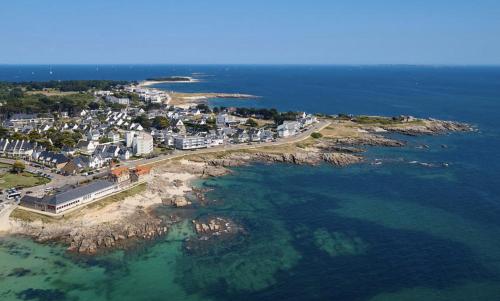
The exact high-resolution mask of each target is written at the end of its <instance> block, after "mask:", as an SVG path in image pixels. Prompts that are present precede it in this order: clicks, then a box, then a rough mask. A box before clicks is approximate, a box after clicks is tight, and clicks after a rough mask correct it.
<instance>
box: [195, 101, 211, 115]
mask: <svg viewBox="0 0 500 301" xmlns="http://www.w3.org/2000/svg"><path fill="white" fill-rule="evenodd" d="M196 108H197V109H198V110H200V111H201V112H203V113H210V107H209V106H208V105H207V104H205V103H200V104H198V105H196Z"/></svg>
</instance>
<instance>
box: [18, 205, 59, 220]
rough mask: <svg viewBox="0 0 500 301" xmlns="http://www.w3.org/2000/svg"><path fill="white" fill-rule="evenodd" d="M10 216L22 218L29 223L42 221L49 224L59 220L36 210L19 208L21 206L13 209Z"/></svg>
mask: <svg viewBox="0 0 500 301" xmlns="http://www.w3.org/2000/svg"><path fill="white" fill-rule="evenodd" d="M10 218H12V219H17V220H21V221H24V222H28V223H31V222H35V221H41V222H43V223H45V224H48V223H53V222H55V221H57V219H55V218H53V217H49V216H46V215H43V214H40V213H36V212H32V211H28V210H24V209H19V208H16V209H14V211H12V213H11V214H10Z"/></svg>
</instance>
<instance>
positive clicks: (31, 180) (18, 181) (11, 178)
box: [0, 172, 50, 189]
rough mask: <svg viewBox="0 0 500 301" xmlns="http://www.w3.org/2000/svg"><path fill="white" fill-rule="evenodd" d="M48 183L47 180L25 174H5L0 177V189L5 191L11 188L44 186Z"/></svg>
mask: <svg viewBox="0 0 500 301" xmlns="http://www.w3.org/2000/svg"><path fill="white" fill-rule="evenodd" d="M49 182H50V180H49V179H47V178H43V177H39V176H35V175H33V174H30V173H27V172H23V173H20V174H14V173H10V172H6V173H4V174H2V175H0V189H7V188H12V187H23V188H28V187H33V186H38V185H42V184H46V183H49Z"/></svg>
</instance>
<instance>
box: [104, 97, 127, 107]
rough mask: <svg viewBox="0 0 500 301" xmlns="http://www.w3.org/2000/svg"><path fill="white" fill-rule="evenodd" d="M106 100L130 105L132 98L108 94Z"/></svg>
mask: <svg viewBox="0 0 500 301" xmlns="http://www.w3.org/2000/svg"><path fill="white" fill-rule="evenodd" d="M106 101H107V102H110V103H116V104H120V105H125V106H128V105H129V104H130V99H128V98H118V97H115V96H106Z"/></svg>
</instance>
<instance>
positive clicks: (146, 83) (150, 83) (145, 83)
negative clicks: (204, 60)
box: [138, 76, 200, 87]
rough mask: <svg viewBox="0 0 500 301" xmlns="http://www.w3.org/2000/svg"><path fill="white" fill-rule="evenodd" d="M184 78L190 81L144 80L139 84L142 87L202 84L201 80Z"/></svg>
mask: <svg viewBox="0 0 500 301" xmlns="http://www.w3.org/2000/svg"><path fill="white" fill-rule="evenodd" d="M183 78H188V79H189V80H144V81H141V82H139V85H138V86H140V87H149V86H153V85H157V84H189V83H197V82H200V80H199V79H195V78H193V77H190V76H183Z"/></svg>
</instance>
